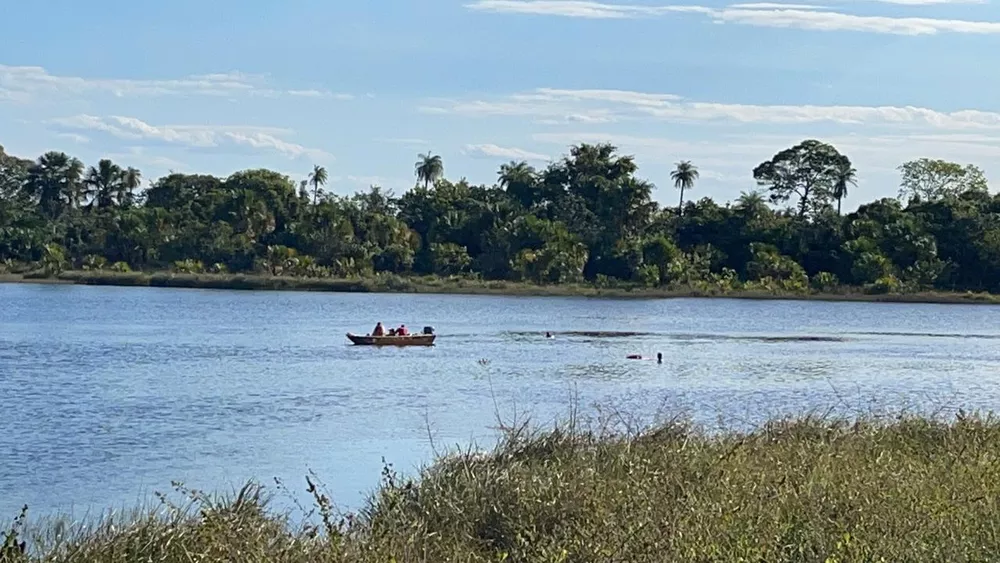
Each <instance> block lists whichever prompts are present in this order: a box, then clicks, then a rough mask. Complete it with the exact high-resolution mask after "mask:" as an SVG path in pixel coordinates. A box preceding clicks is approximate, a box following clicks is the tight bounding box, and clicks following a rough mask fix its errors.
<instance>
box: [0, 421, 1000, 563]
mask: <svg viewBox="0 0 1000 563" xmlns="http://www.w3.org/2000/svg"><path fill="white" fill-rule="evenodd" d="M601 428H602V427H601V426H600V425H595V426H593V427H590V428H583V427H582V426H574V425H566V426H561V427H557V428H555V429H554V430H552V431H548V432H530V431H528V429H527V427H525V426H518V427H513V428H507V429H506V431H505V434H504V438H503V439H502V440H501V442H500V443H499V445H498V446H497V447H496V449H495V450H494V451H492V452H491V453H488V454H474V453H461V454H457V455H449V456H444V457H442V458H440V459H439V460H438V461H437V462H436V463H435V464H433V465H432V466H430V467H428V468H427V469H426V470H424V471H423V472H422V474H421V475H420V476H419V477H418V478H417V479H415V480H410V479H401V478H400V477H399V476H398V475H396V474H395V473H394V472H393V471H392V470H391V467H387V469H386V470H385V471H384V473H383V480H382V484H381V486H380V488H379V490H378V491H377V492H376V493H375V494H374V495H373V497H372V498H371V500H370V502H369V503H368V504H367V506H366V507H365V508H364V509H363V510H361V511H360V512H359V513H357V514H353V515H340V514H337V513H336V512H335V511H334V509H333V508H332V503H331V501H330V499H329V498H328V497H327V496H325V495H324V494H323V493H322V487H321V486H319V485H318V484H317V481H316V479H315V478H314V477H310V478H309V479H307V482H306V483H305V484H304V485H303V486H306V485H307V486H308V492H310V493H312V494H313V497H314V498H315V501H316V503H315V507H314V509H313V510H312V512H310V513H309V514H308V515H307V516H306V518H305V519H304V520H305V523H304V524H294V525H293V524H292V522H293V519H290V518H289V517H288V516H287V515H282V514H277V513H275V512H273V511H271V510H269V509H268V508H267V492H265V491H264V490H263V489H262V488H261V487H259V486H256V485H248V486H246V487H244V488H243V489H242V490H240V491H239V492H237V493H234V494H233V495H231V496H230V497H228V498H215V497H211V496H208V495H205V494H204V493H200V492H198V491H190V490H186V489H184V488H183V487H178V491H179V493H181V495H182V498H183V499H184V502H183V503H177V502H176V501H173V500H170V499H172V498H173V497H165V496H161V499H162V501H163V505H162V506H161V507H160V508H159V509H156V510H150V511H145V512H142V511H140V512H136V513H134V514H125V515H119V516H114V517H109V518H107V519H105V520H104V521H103V522H99V523H91V524H88V525H85V526H83V527H80V526H77V527H74V526H72V525H68V524H61V523H59V522H49V523H44V522H43V523H40V524H26V523H25V522H23V521H22V520H18V521H15V522H14V524H13V526H10V527H8V531H7V532H5V533H4V535H3V536H2V537H0V545H2V546H3V547H0V561H4V562H5V563H7V562H12V563H13V562H17V563H21V562H27V561H39V562H41V561H45V562H57V561H66V562H71V561H87V562H109V563H110V562H117V561H121V562H125V561H151V562H174V561H178V562H180V561H248V562H253V561H287V562H307V561H309V562H316V561H320V562H321V561H331V562H355V561H357V562H361V561H372V562H376V561H377V562H386V561H397V562H399V563H403V562H409V561H470V562H473V561H482V562H496V561H544V562H549V561H564V562H572V561H578V562H597V561H827V562H835V561H968V560H977V561H985V560H989V559H991V558H993V557H994V555H995V554H996V553H997V552H1000V504H998V503H997V498H1000V479H998V476H1000V455H998V453H997V452H998V451H1000V422H998V421H997V420H995V419H992V418H984V417H975V416H973V417H970V416H965V415H963V414H961V413H960V414H959V415H958V416H957V417H956V418H954V419H952V420H950V421H942V420H938V419H930V418H920V417H910V416H904V417H899V418H894V419H891V421H889V422H886V421H881V422H880V421H878V420H875V419H869V420H857V421H845V420H825V419H822V418H817V417H805V418H799V419H794V420H791V419H789V420H777V421H773V422H770V423H767V424H765V425H763V426H761V427H760V428H759V429H757V430H754V431H751V432H735V431H732V432H721V433H720V432H711V433H707V432H705V431H703V430H701V429H699V428H697V427H694V426H692V425H690V424H687V423H684V422H677V421H674V422H670V423H667V424H662V425H659V426H656V427H654V428H651V429H648V430H646V431H643V432H638V431H623V430H621V429H620V426H619V427H618V429H617V430H614V431H612V430H607V429H605V430H602V429H601ZM279 485H280V484H279ZM280 488H281V487H280V486H279V489H280ZM295 521H302V519H301V518H299V519H297V520H295ZM22 542H23V544H22Z"/></svg>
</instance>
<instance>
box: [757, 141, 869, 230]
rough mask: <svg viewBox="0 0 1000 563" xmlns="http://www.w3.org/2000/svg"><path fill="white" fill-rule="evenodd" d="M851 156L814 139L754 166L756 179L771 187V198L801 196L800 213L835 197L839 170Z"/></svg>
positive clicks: (778, 200)
mask: <svg viewBox="0 0 1000 563" xmlns="http://www.w3.org/2000/svg"><path fill="white" fill-rule="evenodd" d="M849 167H850V160H849V159H848V158H847V157H846V156H844V155H842V154H840V153H839V152H838V151H837V149H836V148H834V147H833V145H829V144H827V143H823V142H820V141H817V140H814V139H809V140H805V141H802V142H801V143H799V144H798V145H795V146H794V147H791V148H788V149H785V150H783V151H781V152H779V153H777V154H775V155H774V157H773V158H771V160H767V161H765V162H762V163H760V164H759V165H758V166H757V167H756V168H754V170H753V177H754V180H756V181H757V183H758V184H759V185H761V186H766V187H767V189H768V190H769V191H770V197H771V201H772V202H773V203H781V202H785V201H788V200H789V199H791V197H792V196H793V195H794V196H798V198H799V201H798V215H799V217H803V216H805V215H806V213H807V212H809V211H810V210H811V209H816V208H819V207H822V206H823V205H824V204H827V203H828V202H829V200H830V198H831V197H833V192H834V187H835V186H836V183H837V178H838V171H840V170H843V169H845V168H849Z"/></svg>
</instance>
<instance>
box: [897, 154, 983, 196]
mask: <svg viewBox="0 0 1000 563" xmlns="http://www.w3.org/2000/svg"><path fill="white" fill-rule="evenodd" d="M899 172H900V175H901V177H902V178H901V181H900V184H899V197H900V199H906V200H910V199H915V200H918V201H920V200H922V201H935V200H940V199H946V198H955V197H959V196H961V195H962V194H965V193H969V192H982V193H985V192H986V190H987V185H986V174H985V173H983V171H982V169H981V168H979V167H978V166H975V165H973V164H966V165H964V166H963V165H961V164H958V163H955V162H948V161H945V160H935V159H931V158H919V159H917V160H911V161H909V162H904V163H903V164H902V165H900V167H899Z"/></svg>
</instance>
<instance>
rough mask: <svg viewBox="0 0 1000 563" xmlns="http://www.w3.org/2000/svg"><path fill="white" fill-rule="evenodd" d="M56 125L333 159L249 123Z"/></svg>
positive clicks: (80, 120) (83, 121)
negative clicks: (227, 124) (238, 124)
mask: <svg viewBox="0 0 1000 563" xmlns="http://www.w3.org/2000/svg"><path fill="white" fill-rule="evenodd" d="M48 123H49V124H51V125H55V126H57V127H61V128H66V129H75V130H89V131H100V132H104V133H108V134H110V135H113V136H115V137H118V138H121V139H128V140H136V141H138V140H146V141H158V142H162V143H167V144H173V145H180V146H184V147H188V148H212V147H225V146H227V145H228V146H233V145H237V146H244V147H250V148H253V149H259V150H264V151H270V152H277V153H280V154H283V155H285V156H288V157H291V158H299V157H311V158H325V159H330V158H332V157H331V156H330V155H329V154H328V153H326V152H325V151H322V150H319V149H312V148H307V147H304V146H302V145H300V144H297V143H292V142H289V141H286V140H284V139H282V138H280V135H283V134H288V133H290V131H288V130H287V129H279V128H273V127H250V126H213V125H160V126H157V125H150V124H149V123H146V122H145V121H142V120H140V119H137V118H135V117H123V116H117V115H115V116H110V117H97V116H93V115H86V114H83V115H77V116H73V117H66V118H58V119H52V120H49V121H48Z"/></svg>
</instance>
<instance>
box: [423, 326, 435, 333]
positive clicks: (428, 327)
mask: <svg viewBox="0 0 1000 563" xmlns="http://www.w3.org/2000/svg"><path fill="white" fill-rule="evenodd" d="M424 334H434V327H432V326H425V327H424Z"/></svg>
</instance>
